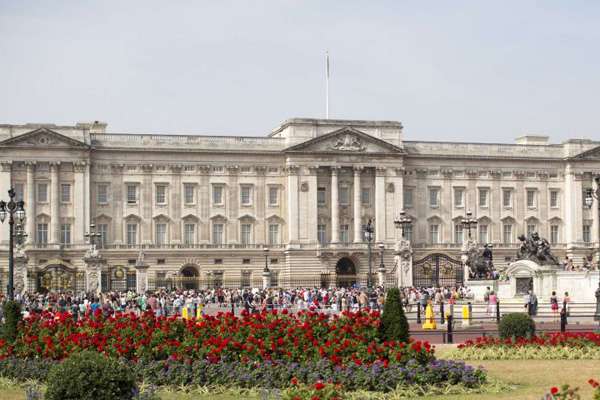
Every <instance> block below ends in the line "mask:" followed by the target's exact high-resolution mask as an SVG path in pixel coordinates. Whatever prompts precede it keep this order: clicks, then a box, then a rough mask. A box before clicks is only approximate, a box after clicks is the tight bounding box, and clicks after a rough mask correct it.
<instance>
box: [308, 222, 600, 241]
mask: <svg viewBox="0 0 600 400" xmlns="http://www.w3.org/2000/svg"><path fill="white" fill-rule="evenodd" d="M513 227H514V225H512V224H503V225H502V242H503V243H514V242H515V235H514V229H513ZM537 228H538V227H537V225H535V224H527V235H530V234H532V233H533V232H537ZM348 233H349V226H348V225H345V224H344V225H340V231H339V238H340V242H342V243H349V241H350V237H349V235H348ZM582 234H583V241H584V242H585V243H591V241H592V226H591V225H590V224H584V225H583V231H582ZM404 235H405V237H406V238H407V239H408V240H412V238H413V227H412V226H406V227H405V228H404ZM465 235H466V233H465V232H464V227H463V225H462V224H460V223H458V224H455V225H454V243H457V244H462V243H463V240H464V239H465ZM472 235H477V236H476V237H477V238H478V241H479V243H489V242H490V241H491V240H490V229H489V226H488V225H485V224H479V225H478V226H477V228H473V230H472ZM317 236H318V240H319V243H321V244H325V243H327V235H326V225H321V224H319V225H318V227H317ZM428 239H429V243H431V244H439V243H441V225H440V224H430V225H429V237H428ZM549 240H550V243H552V244H557V243H560V225H556V224H553V225H550V239H549Z"/></svg>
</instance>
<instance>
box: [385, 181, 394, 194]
mask: <svg viewBox="0 0 600 400" xmlns="http://www.w3.org/2000/svg"><path fill="white" fill-rule="evenodd" d="M385 190H386V192H388V193H394V192H395V190H396V188H395V186H394V184H393V183H388V184H387V187H386V188H385Z"/></svg>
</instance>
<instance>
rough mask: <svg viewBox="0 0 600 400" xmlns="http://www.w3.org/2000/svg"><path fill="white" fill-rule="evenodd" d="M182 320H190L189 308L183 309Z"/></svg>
mask: <svg viewBox="0 0 600 400" xmlns="http://www.w3.org/2000/svg"><path fill="white" fill-rule="evenodd" d="M181 318H183V319H190V316H189V313H188V308H187V306H184V307H183V308H182V309H181Z"/></svg>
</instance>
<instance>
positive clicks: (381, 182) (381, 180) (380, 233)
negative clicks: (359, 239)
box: [375, 167, 386, 242]
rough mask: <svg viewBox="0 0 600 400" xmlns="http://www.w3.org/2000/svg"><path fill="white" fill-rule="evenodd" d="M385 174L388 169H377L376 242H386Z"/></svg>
mask: <svg viewBox="0 0 600 400" xmlns="http://www.w3.org/2000/svg"><path fill="white" fill-rule="evenodd" d="M385 173H386V168H383V167H376V168H375V240H376V241H378V242H382V241H384V240H385V223H386V221H385Z"/></svg>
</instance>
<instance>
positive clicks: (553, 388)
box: [550, 386, 558, 396]
mask: <svg viewBox="0 0 600 400" xmlns="http://www.w3.org/2000/svg"><path fill="white" fill-rule="evenodd" d="M550 393H552V395H553V396H554V395H555V394H556V393H558V388H557V387H556V386H554V387H552V388H550Z"/></svg>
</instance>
